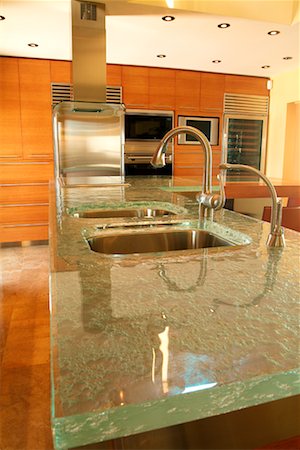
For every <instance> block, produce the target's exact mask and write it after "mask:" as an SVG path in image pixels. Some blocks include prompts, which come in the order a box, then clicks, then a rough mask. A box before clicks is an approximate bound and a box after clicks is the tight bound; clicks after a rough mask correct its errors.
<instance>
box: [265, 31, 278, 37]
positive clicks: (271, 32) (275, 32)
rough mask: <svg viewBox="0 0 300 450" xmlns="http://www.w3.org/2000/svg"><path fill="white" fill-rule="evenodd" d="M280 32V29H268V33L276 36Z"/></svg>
mask: <svg viewBox="0 0 300 450" xmlns="http://www.w3.org/2000/svg"><path fill="white" fill-rule="evenodd" d="M279 33H280V31H278V30H272V31H268V34H269V35H270V36H276V34H279Z"/></svg>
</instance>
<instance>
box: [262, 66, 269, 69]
mask: <svg viewBox="0 0 300 450" xmlns="http://www.w3.org/2000/svg"><path fill="white" fill-rule="evenodd" d="M270 67H271V66H261V68H262V69H269V68H270Z"/></svg>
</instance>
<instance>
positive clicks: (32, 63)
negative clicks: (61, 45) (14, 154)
mask: <svg viewBox="0 0 300 450" xmlns="http://www.w3.org/2000/svg"><path fill="white" fill-rule="evenodd" d="M19 71H20V98H21V123H22V140H23V156H24V158H25V159H26V158H29V159H30V158H35V159H41V158H42V159H51V158H52V153H53V151H52V121H51V89H50V62H49V61H47V60H38V59H19Z"/></svg>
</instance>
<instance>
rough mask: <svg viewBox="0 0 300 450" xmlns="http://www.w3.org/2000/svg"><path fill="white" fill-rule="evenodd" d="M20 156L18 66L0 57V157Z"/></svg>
mask: <svg viewBox="0 0 300 450" xmlns="http://www.w3.org/2000/svg"><path fill="white" fill-rule="evenodd" d="M9 157H10V158H21V157H22V136H21V112H20V90H19V66H18V60H17V59H16V58H5V57H0V158H1V159H3V158H9Z"/></svg>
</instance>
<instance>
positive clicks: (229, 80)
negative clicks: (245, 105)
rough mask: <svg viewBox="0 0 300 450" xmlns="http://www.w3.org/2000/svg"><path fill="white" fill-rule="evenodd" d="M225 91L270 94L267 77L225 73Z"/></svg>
mask: <svg viewBox="0 0 300 450" xmlns="http://www.w3.org/2000/svg"><path fill="white" fill-rule="evenodd" d="M225 92H228V93H232V94H247V95H269V91H268V89H267V78H259V77H249V76H243V75H225Z"/></svg>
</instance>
